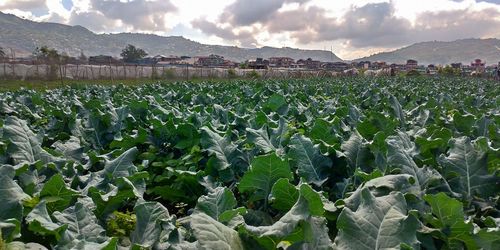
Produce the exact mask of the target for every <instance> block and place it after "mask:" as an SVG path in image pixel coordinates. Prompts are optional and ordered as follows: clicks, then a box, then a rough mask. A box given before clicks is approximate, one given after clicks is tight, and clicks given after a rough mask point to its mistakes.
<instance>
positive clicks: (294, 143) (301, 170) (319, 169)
mask: <svg viewBox="0 0 500 250" xmlns="http://www.w3.org/2000/svg"><path fill="white" fill-rule="evenodd" d="M289 147H290V151H289V152H288V157H289V159H290V161H291V164H292V166H293V167H295V168H297V172H298V175H299V176H300V177H302V178H304V179H305V180H306V181H307V183H313V184H314V185H316V186H318V187H319V186H321V185H323V183H324V182H325V181H327V180H328V175H329V171H330V169H331V167H332V160H330V158H328V157H326V156H324V155H322V154H321V152H320V151H319V148H318V146H317V145H313V143H312V142H311V140H310V139H309V138H306V137H304V136H303V135H299V134H295V135H293V136H292V138H291V140H290V145H289Z"/></svg>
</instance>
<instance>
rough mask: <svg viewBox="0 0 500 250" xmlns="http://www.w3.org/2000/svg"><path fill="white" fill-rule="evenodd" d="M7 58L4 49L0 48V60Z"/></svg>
mask: <svg viewBox="0 0 500 250" xmlns="http://www.w3.org/2000/svg"><path fill="white" fill-rule="evenodd" d="M4 58H5V51H4V50H3V48H2V47H0V59H4Z"/></svg>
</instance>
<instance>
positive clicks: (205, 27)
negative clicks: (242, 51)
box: [191, 19, 257, 47]
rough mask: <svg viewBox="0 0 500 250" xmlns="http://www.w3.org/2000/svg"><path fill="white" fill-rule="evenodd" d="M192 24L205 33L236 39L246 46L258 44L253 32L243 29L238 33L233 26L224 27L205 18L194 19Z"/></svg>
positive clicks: (226, 38)
mask: <svg viewBox="0 0 500 250" xmlns="http://www.w3.org/2000/svg"><path fill="white" fill-rule="evenodd" d="M191 25H192V26H193V28H196V29H199V30H201V31H202V32H203V33H205V34H208V35H215V36H217V37H220V38H222V39H225V40H233V41H234V40H236V41H238V42H240V43H241V45H243V46H244V47H254V46H255V45H256V44H257V40H256V39H255V38H254V37H253V33H252V32H248V31H241V32H239V33H238V34H236V33H234V32H233V31H232V30H231V27H229V28H222V27H219V26H217V25H216V24H214V23H212V22H209V21H207V20H205V19H196V20H193V21H192V22H191Z"/></svg>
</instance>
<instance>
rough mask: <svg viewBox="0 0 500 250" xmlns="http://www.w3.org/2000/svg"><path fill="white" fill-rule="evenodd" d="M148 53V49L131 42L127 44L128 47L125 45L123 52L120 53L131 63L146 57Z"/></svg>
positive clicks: (125, 60) (124, 59)
mask: <svg viewBox="0 0 500 250" xmlns="http://www.w3.org/2000/svg"><path fill="white" fill-rule="evenodd" d="M147 55H148V53H146V51H144V50H143V49H140V48H136V47H135V46H134V45H131V44H129V45H127V47H125V48H124V49H123V50H122V53H121V54H120V56H121V57H122V58H123V61H124V62H130V63H132V62H137V61H138V60H140V59H142V58H144V57H145V56H147Z"/></svg>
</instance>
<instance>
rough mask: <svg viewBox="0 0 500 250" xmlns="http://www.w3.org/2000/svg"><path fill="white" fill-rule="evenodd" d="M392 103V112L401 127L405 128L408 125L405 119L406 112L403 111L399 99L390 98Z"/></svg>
mask: <svg viewBox="0 0 500 250" xmlns="http://www.w3.org/2000/svg"><path fill="white" fill-rule="evenodd" d="M390 102H391V106H392V110H393V111H394V115H395V116H396V118H398V120H399V122H400V125H401V127H403V128H404V127H405V125H406V119H405V112H404V111H403V108H402V107H401V104H400V103H399V101H398V99H397V98H396V97H395V96H393V95H391V97H390Z"/></svg>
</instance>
